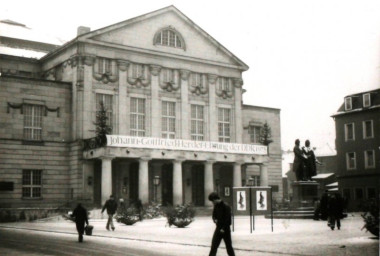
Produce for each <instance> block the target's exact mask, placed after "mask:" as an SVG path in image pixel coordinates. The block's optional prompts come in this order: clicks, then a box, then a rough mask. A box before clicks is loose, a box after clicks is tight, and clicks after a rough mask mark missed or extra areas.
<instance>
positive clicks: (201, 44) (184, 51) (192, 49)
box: [78, 6, 248, 70]
mask: <svg viewBox="0 0 380 256" xmlns="http://www.w3.org/2000/svg"><path fill="white" fill-rule="evenodd" d="M165 28H170V29H172V30H173V31H175V32H177V33H178V34H179V35H180V36H181V37H182V39H183V41H184V44H185V47H183V48H176V47H170V46H164V45H159V44H155V42H154V38H155V35H157V33H158V31H160V30H162V29H165ZM78 39H79V40H81V41H91V42H92V43H94V42H95V43H100V44H107V45H117V46H119V47H120V46H125V47H128V48H133V49H134V50H136V51H139V50H143V51H150V52H152V53H157V54H160V53H162V54H165V55H169V56H170V55H172V56H177V57H186V58H193V59H201V60H207V61H211V62H213V63H221V64H226V65H230V66H235V67H238V68H239V69H242V70H247V69H248V66H247V65H246V64H245V63H243V62H242V61H241V60H240V59H238V58H237V57H236V56H235V55H233V54H232V53H231V52H230V51H228V50H227V49H226V48H225V47H223V46H222V45H221V44H220V43H219V42H217V41H216V40H215V39H214V38H212V37H211V36H210V35H208V34H207V33H206V32H205V31H204V30H202V29H201V28H200V27H199V26H197V25H196V24H195V23H194V22H192V21H191V20H190V19H189V18H187V17H186V16H185V15H184V14H183V13H181V12H180V11H179V10H178V9H177V8H175V7H174V6H169V7H166V8H163V9H160V10H157V11H155V12H151V13H148V14H145V15H142V16H138V17H136V18H132V19H129V20H126V21H123V22H120V23H117V24H114V25H111V26H108V27H105V28H102V29H99V30H95V31H93V32H90V33H87V34H84V35H82V36H80V37H79V38H78Z"/></svg>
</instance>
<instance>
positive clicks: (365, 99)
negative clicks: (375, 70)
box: [363, 93, 371, 108]
mask: <svg viewBox="0 0 380 256" xmlns="http://www.w3.org/2000/svg"><path fill="white" fill-rule="evenodd" d="M370 106H371V94H370V93H365V94H363V107H365V108H367V107H370Z"/></svg>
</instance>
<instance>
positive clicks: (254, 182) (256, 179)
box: [247, 175, 260, 186]
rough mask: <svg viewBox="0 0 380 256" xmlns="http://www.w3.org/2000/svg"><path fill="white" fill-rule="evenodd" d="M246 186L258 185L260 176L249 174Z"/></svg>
mask: <svg viewBox="0 0 380 256" xmlns="http://www.w3.org/2000/svg"><path fill="white" fill-rule="evenodd" d="M247 185H248V186H260V176H258V175H251V176H250V177H249V179H248V183H247Z"/></svg>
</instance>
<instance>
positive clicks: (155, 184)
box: [153, 176, 160, 203]
mask: <svg viewBox="0 0 380 256" xmlns="http://www.w3.org/2000/svg"><path fill="white" fill-rule="evenodd" d="M153 185H154V202H156V203H157V187H158V185H160V176H154V178H153Z"/></svg>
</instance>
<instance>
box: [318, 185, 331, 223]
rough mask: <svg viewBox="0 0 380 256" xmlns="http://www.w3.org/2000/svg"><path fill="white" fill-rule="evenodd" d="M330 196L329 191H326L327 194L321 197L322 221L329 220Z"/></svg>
mask: <svg viewBox="0 0 380 256" xmlns="http://www.w3.org/2000/svg"><path fill="white" fill-rule="evenodd" d="M328 200H329V196H328V190H325V192H324V193H323V194H322V197H321V204H320V205H321V220H327V218H328V212H327V204H328Z"/></svg>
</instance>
